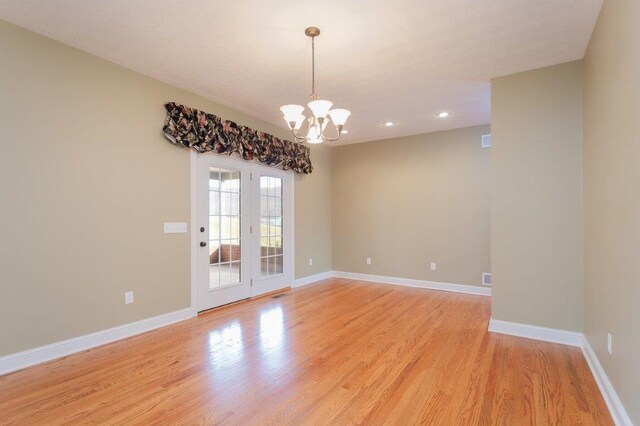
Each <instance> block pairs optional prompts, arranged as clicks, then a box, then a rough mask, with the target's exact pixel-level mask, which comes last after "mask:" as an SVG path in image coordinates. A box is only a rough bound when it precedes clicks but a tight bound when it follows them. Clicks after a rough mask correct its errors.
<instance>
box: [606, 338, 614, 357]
mask: <svg viewBox="0 0 640 426" xmlns="http://www.w3.org/2000/svg"><path fill="white" fill-rule="evenodd" d="M607 352H609V355H613V337H611V333H607Z"/></svg>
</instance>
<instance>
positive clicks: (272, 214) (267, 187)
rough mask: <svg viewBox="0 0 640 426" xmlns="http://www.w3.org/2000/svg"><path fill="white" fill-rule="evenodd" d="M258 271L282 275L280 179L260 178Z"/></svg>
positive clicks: (265, 273) (263, 274)
mask: <svg viewBox="0 0 640 426" xmlns="http://www.w3.org/2000/svg"><path fill="white" fill-rule="evenodd" d="M260 194H261V195H260V271H261V274H262V276H263V277H270V276H273V275H278V274H282V271H283V267H282V234H283V229H282V223H283V217H282V179H281V178H278V177H272V176H261V177H260Z"/></svg>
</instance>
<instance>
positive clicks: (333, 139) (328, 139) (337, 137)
mask: <svg viewBox="0 0 640 426" xmlns="http://www.w3.org/2000/svg"><path fill="white" fill-rule="evenodd" d="M331 124H333V123H331ZM333 127H335V128H336V130H337V131H338V136H336V137H335V138H329V137H326V136H325V135H324V131H323V132H322V139H323V140H325V141H328V142H335V141H337V140H338V139H340V135H341V134H342V132H341V130H342V129H341V128H340V129H339V128H338V126H335V125H334V126H333ZM340 127H342V126H340Z"/></svg>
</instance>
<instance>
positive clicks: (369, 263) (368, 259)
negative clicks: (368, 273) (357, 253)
mask: <svg viewBox="0 0 640 426" xmlns="http://www.w3.org/2000/svg"><path fill="white" fill-rule="evenodd" d="M367 265H371V258H370V257H367Z"/></svg>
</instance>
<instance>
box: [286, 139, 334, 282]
mask: <svg viewBox="0 0 640 426" xmlns="http://www.w3.org/2000/svg"><path fill="white" fill-rule="evenodd" d="M311 158H312V159H313V167H314V168H313V173H311V174H309V175H302V174H296V177H295V200H294V201H295V211H296V218H295V219H296V222H295V245H296V254H295V257H296V259H295V262H296V264H295V275H296V278H302V277H306V276H308V275H313V274H319V273H322V272H326V271H330V270H331V148H330V147H328V146H326V145H311ZM309 259H313V262H312V263H313V265H312V266H309Z"/></svg>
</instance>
